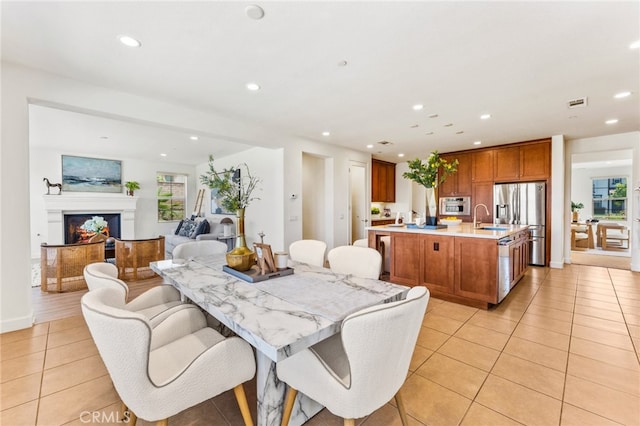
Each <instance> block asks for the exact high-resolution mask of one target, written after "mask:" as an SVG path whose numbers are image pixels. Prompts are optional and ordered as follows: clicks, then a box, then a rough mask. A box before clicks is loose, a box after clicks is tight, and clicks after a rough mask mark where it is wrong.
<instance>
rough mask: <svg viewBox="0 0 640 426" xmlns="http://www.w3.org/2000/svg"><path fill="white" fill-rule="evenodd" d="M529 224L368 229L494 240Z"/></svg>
mask: <svg viewBox="0 0 640 426" xmlns="http://www.w3.org/2000/svg"><path fill="white" fill-rule="evenodd" d="M409 225H411V224H409ZM482 227H490V228H500V229H499V230H491V229H482ZM528 228H529V227H528V226H527V225H502V224H501V225H495V224H492V223H483V224H482V225H481V227H480V228H474V227H473V224H472V223H470V222H462V223H461V224H460V225H454V226H447V227H446V228H440V229H422V228H413V227H408V225H402V226H393V225H380V226H369V227H367V228H366V230H367V231H382V232H406V233H413V234H434V235H447V236H451V237H471V238H487V239H493V240H499V239H501V238H504V237H508V236H509V235H513V234H515V233H518V232H520V231H524V230H526V229H528Z"/></svg>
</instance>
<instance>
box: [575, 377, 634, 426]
mask: <svg viewBox="0 0 640 426" xmlns="http://www.w3.org/2000/svg"><path fill="white" fill-rule="evenodd" d="M564 401H565V402H566V403H567V404H571V405H574V406H576V407H579V408H582V409H583V410H587V411H589V412H591V413H595V414H597V415H600V416H602V417H605V418H607V419H611V420H613V421H616V422H618V423H622V424H627V425H633V424H638V413H640V398H638V397H637V396H633V395H631V394H628V393H625V392H620V391H616V390H613V389H611V388H608V387H605V386H602V385H599V384H596V383H593V382H590V381H588V380H584V379H580V378H578V377H574V376H570V375H569V376H567V382H566V388H565V397H564Z"/></svg>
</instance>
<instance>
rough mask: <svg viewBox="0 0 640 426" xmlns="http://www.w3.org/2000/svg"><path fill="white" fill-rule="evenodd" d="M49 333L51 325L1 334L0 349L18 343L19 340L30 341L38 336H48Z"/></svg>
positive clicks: (46, 324) (37, 325) (38, 325)
mask: <svg viewBox="0 0 640 426" xmlns="http://www.w3.org/2000/svg"><path fill="white" fill-rule="evenodd" d="M48 332H49V323H45V324H35V325H34V326H33V327H29V328H24V329H22V330H17V331H10V332H8V333H2V334H0V347H1V346H2V345H4V344H6V343H12V342H16V341H18V340H24V339H30V338H32V337H36V336H42V335H46V334H47V333H48Z"/></svg>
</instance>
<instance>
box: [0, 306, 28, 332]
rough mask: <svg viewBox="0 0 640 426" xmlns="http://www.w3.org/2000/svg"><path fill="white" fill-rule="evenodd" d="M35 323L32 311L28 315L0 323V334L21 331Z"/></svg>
mask: <svg viewBox="0 0 640 426" xmlns="http://www.w3.org/2000/svg"><path fill="white" fill-rule="evenodd" d="M34 322H35V318H34V314H33V311H31V314H30V315H25V316H23V317H19V318H11V319H8V320H2V321H0V333H7V332H9V331H16V330H22V329H24V328H29V327H32V326H33V323H34Z"/></svg>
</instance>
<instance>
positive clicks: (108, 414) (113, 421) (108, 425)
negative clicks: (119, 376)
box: [64, 402, 155, 426]
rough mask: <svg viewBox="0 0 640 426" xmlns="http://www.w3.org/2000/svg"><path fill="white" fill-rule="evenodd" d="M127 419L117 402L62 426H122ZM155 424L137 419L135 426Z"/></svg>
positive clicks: (83, 414)
mask: <svg viewBox="0 0 640 426" xmlns="http://www.w3.org/2000/svg"><path fill="white" fill-rule="evenodd" d="M127 421H128V418H127V417H125V414H124V413H123V411H122V403H120V402H117V403H115V404H111V405H109V406H107V407H103V408H95V409H93V410H90V411H87V412H85V413H82V415H80V416H79V417H78V418H77V419H74V420H72V421H70V422H68V423H65V424H64V426H83V425H87V424H90V425H92V424H93V425H100V426H123V425H126V424H130V423H127ZM150 424H155V423H149V422H146V421H145V420H142V419H139V420H138V422H137V423H136V426H145V425H150Z"/></svg>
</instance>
